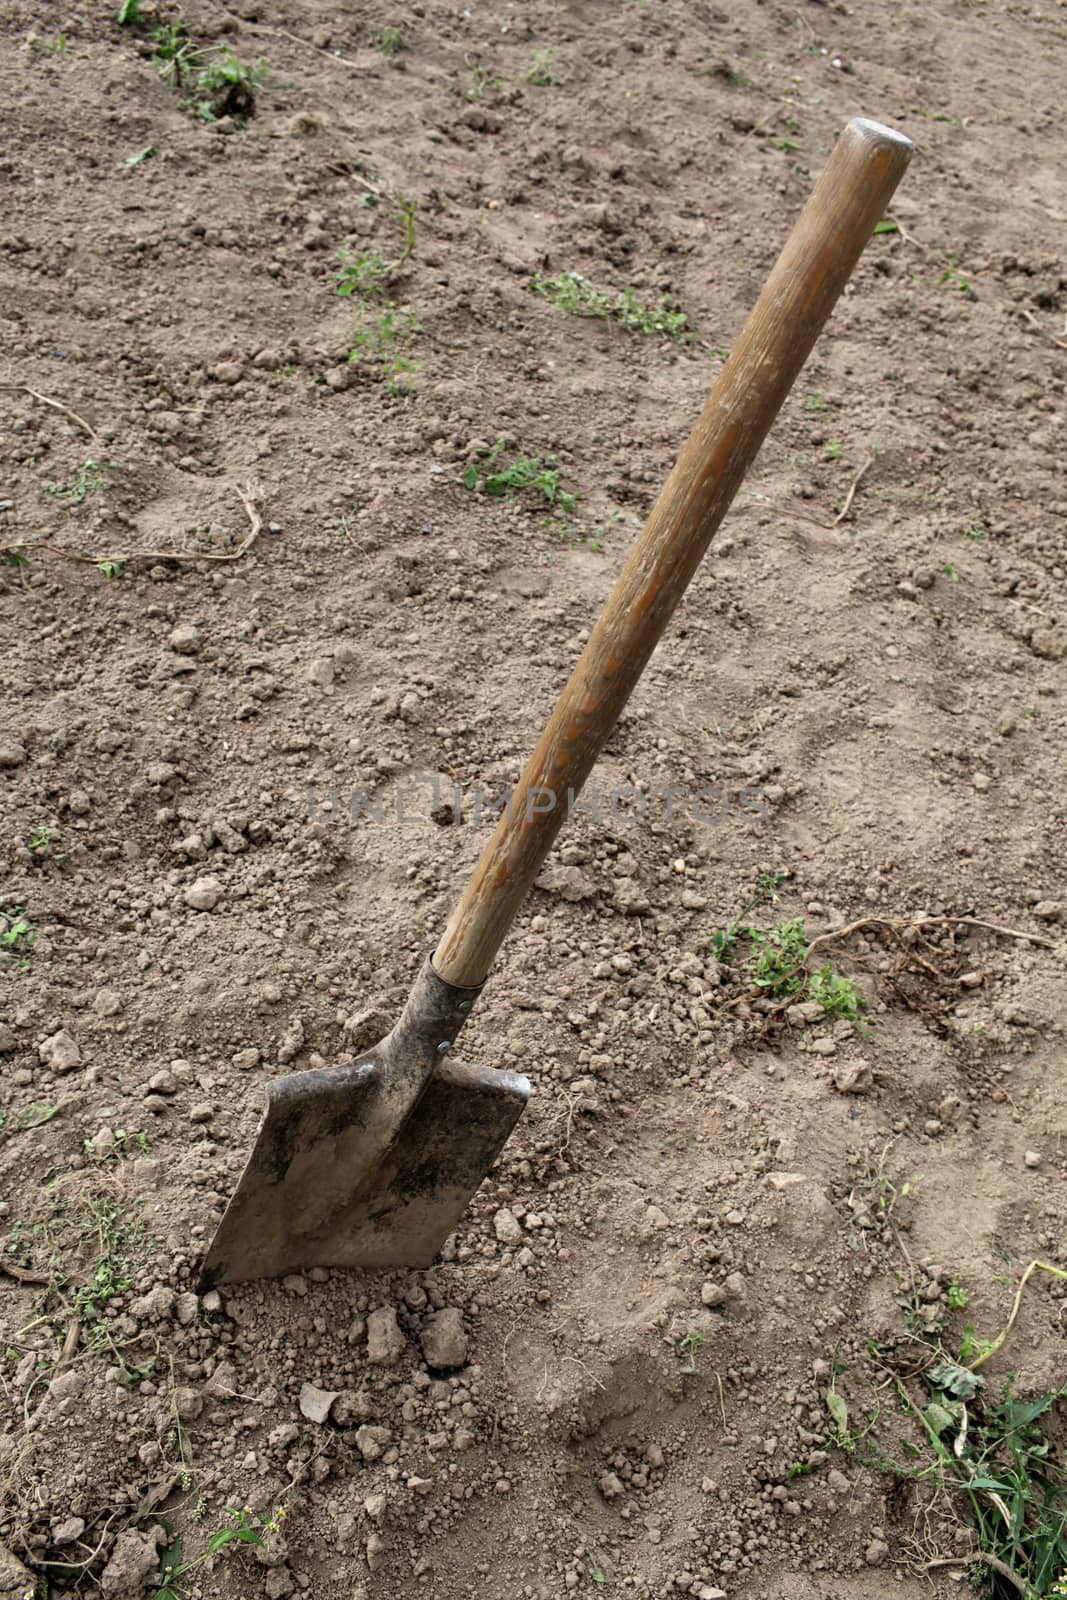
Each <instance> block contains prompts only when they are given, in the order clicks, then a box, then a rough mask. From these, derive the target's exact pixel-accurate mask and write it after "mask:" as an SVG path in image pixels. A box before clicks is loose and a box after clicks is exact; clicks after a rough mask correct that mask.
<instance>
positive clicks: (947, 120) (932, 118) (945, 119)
mask: <svg viewBox="0 0 1067 1600" xmlns="http://www.w3.org/2000/svg"><path fill="white" fill-rule="evenodd" d="M908 110H909V111H910V112H911V114H912V116H913V117H925V118H926V120H927V122H941V123H944V125H945V127H946V128H962V127H965V126H966V123H965V121H964V118H963V117H957V116H955V115H954V114H953V113H952V112H951V111H930V110H928V109H927V107H926V106H909V107H908Z"/></svg>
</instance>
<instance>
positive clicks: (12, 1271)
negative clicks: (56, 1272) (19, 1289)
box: [0, 1261, 52, 1283]
mask: <svg viewBox="0 0 1067 1600" xmlns="http://www.w3.org/2000/svg"><path fill="white" fill-rule="evenodd" d="M0 1272H6V1273H7V1275H8V1277H9V1278H15V1279H16V1280H17V1281H18V1282H19V1283H51V1281H52V1279H51V1278H50V1277H49V1275H48V1273H47V1272H27V1271H26V1268H25V1267H16V1266H15V1265H14V1264H13V1263H12V1262H10V1261H0Z"/></svg>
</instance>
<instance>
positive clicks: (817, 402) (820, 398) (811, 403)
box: [804, 389, 830, 416]
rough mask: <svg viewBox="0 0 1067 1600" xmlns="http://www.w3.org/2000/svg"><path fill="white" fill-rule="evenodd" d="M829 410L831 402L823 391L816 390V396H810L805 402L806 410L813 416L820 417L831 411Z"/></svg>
mask: <svg viewBox="0 0 1067 1600" xmlns="http://www.w3.org/2000/svg"><path fill="white" fill-rule="evenodd" d="M829 409H830V402H829V400H827V398H826V396H825V395H824V394H823V392H822V390H821V389H816V391H815V393H814V394H809V396H808V398H807V399H806V400H805V402H804V410H805V411H808V412H810V413H811V415H812V416H819V415H821V414H822V412H824V411H829Z"/></svg>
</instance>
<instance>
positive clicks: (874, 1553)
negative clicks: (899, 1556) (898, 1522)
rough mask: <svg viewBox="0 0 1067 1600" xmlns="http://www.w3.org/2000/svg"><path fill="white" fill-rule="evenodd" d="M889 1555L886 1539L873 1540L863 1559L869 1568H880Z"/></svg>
mask: <svg viewBox="0 0 1067 1600" xmlns="http://www.w3.org/2000/svg"><path fill="white" fill-rule="evenodd" d="M888 1554H889V1546H888V1545H887V1544H886V1542H885V1540H884V1539H872V1540H871V1542H870V1544H869V1545H868V1546H867V1548H866V1550H865V1551H864V1552H863V1559H864V1561H866V1563H867V1565H868V1566H869V1567H880V1566H881V1565H882V1562H883V1561H884V1560H885V1558H886V1556H887V1555H888Z"/></svg>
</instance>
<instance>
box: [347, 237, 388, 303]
mask: <svg viewBox="0 0 1067 1600" xmlns="http://www.w3.org/2000/svg"><path fill="white" fill-rule="evenodd" d="M337 255H338V258H339V260H340V262H341V265H340V267H339V269H338V270H337V271H336V272H335V273H334V275H333V277H334V283H335V284H336V285H337V293H338V294H339V295H340V296H341V298H342V299H343V300H349V299H355V300H372V301H380V300H382V299H383V298H384V297H385V286H386V284H387V283H388V282H389V279H390V278H391V277H392V275H393V272H394V270H395V268H394V264H393V263H392V262H391V261H386V259H385V257H384V256H383V255H382V253H381V251H380V250H378V249H376V248H375V247H374V246H373V245H371V246H370V247H369V248H368V249H366V250H358V251H356V252H355V253H354V254H353V253H352V252H351V251H349V250H346V249H345V248H344V246H342V247H341V249H340V250H338V252H337Z"/></svg>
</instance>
